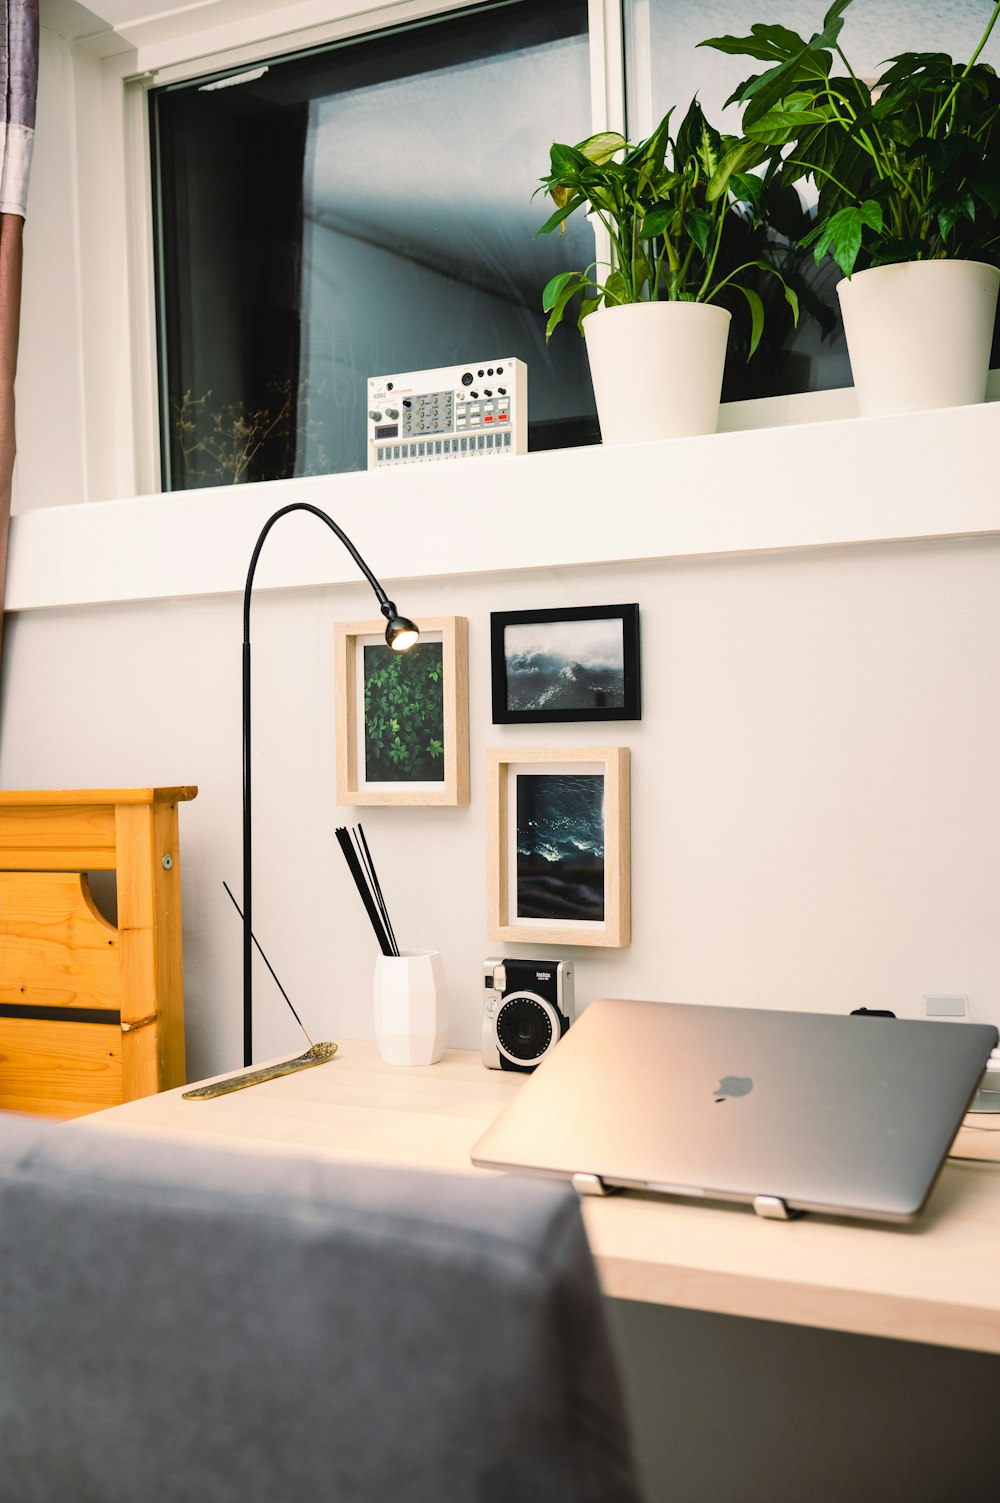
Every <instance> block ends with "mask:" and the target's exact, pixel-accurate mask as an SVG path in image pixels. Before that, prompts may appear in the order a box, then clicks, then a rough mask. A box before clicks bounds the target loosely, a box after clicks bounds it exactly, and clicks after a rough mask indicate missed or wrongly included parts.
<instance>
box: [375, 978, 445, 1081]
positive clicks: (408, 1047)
mask: <svg viewBox="0 0 1000 1503" xmlns="http://www.w3.org/2000/svg"><path fill="white" fill-rule="evenodd" d="M374 1001H375V1039H376V1042H377V1043H378V1047H379V1053H380V1054H381V1056H382V1058H383V1060H384V1061H385V1063H386V1064H387V1065H434V1064H436V1063H437V1061H438V1060H439V1059H440V1058H441V1056H442V1054H443V1053H444V1043H445V1036H446V1034H447V1032H448V983H447V982H446V980H445V974H444V966H443V965H442V963H441V954H440V951H438V950H404V952H403V953H402V955H380V956H379V958H378V960H377V961H376V962H375V986H374Z"/></svg>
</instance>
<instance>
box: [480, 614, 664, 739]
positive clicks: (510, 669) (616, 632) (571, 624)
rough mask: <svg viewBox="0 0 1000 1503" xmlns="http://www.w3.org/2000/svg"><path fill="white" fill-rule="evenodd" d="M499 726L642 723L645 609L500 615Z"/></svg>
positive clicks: (494, 660) (493, 658) (496, 660)
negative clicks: (641, 644) (641, 629)
mask: <svg viewBox="0 0 1000 1503" xmlns="http://www.w3.org/2000/svg"><path fill="white" fill-rule="evenodd" d="M490 666H491V674H492V684H493V724H494V725H539V724H566V723H567V722H570V721H580V720H588V721H589V720H602V721H603V720H639V719H641V716H642V710H641V704H640V692H639V607H638V605H636V604H631V605H593V606H568V607H560V608H558V609H553V610H532V611H492V612H491V613H490Z"/></svg>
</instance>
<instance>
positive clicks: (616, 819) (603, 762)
mask: <svg viewBox="0 0 1000 1503" xmlns="http://www.w3.org/2000/svg"><path fill="white" fill-rule="evenodd" d="M488 759H489V776H488V790H489V798H490V804H489V811H488V815H489V829H488V843H489V874H488V895H489V937H490V939H505V940H522V941H525V942H528V943H530V942H539V943H543V944H579V945H605V946H609V947H618V946H625V945H627V944H629V942H630V939H631V924H630V912H629V910H630V880H629V854H630V853H629V754H628V749H627V748H626V747H620V746H619V747H597V748H593V747H589V748H588V747H584V748H569V747H567V748H561V749H559V750H551V749H549V750H543V749H539V748H537V747H532V748H521V749H519V750H517V751H506V750H505V751H498V750H495V751H491V752H489V753H488Z"/></svg>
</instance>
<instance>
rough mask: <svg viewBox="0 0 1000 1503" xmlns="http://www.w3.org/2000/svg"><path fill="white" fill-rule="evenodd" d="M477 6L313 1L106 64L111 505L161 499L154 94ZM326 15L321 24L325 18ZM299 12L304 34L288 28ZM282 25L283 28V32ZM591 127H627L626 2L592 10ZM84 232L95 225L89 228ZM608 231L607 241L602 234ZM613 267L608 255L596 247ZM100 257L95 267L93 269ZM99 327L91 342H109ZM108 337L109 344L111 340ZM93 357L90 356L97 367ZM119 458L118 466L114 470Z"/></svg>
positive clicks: (102, 458) (104, 481) (105, 491)
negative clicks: (152, 136)
mask: <svg viewBox="0 0 1000 1503" xmlns="http://www.w3.org/2000/svg"><path fill="white" fill-rule="evenodd" d="M469 3H470V0H396V3H391V4H386V3H385V0H325V3H322V0H312V3H307V4H304V5H301V4H297V5H294V6H292V7H289V8H286V9H285V10H281V11H279V10H273V11H270V12H269V13H267V14H265V15H255V16H246V17H244V18H241V20H239V21H238V22H236V23H233V24H230V25H229V26H226V27H223V28H219V29H217V30H213V31H211V32H204V31H202V32H198V33H193V34H192V33H189V34H187V35H185V36H179V37H177V38H175V39H173V40H168V41H159V42H156V43H153V44H150V45H148V46H140V47H139V48H138V49H137V50H136V51H135V52H133V53H132V54H129V55H127V56H122V57H111V58H108V59H106V60H105V61H104V64H103V70H102V71H103V82H102V93H103V100H102V104H103V127H104V130H103V134H104V136H105V140H106V141H107V148H108V150H107V156H106V163H107V173H106V179H105V182H106V191H107V202H106V203H105V206H104V209H105V212H104V214H103V215H102V216H101V221H102V222H101V223H100V228H99V232H100V235H101V242H102V245H103V247H104V249H105V251H107V250H108V249H109V248H113V249H111V253H110V254H108V255H106V259H105V263H104V282H105V295H106V298H107V301H108V311H109V316H108V317H107V319H106V320H104V321H103V322H104V340H103V341H102V342H106V344H107V348H106V349H102V348H96V349H94V348H92V349H91V350H90V351H89V352H88V350H87V348H86V345H87V342H88V337H87V333H86V331H85V335H84V338H85V350H84V360H85V364H86V365H88V366H89V367H90V368H91V370H93V371H94V372H96V373H98V375H99V376H100V375H103V389H104V390H105V391H107V392H109V393H113V394H115V397H114V400H113V401H112V403H111V405H110V408H109V406H108V404H106V403H102V404H100V405H99V407H98V409H97V410H95V411H94V412H93V413H92V414H90V413H89V414H88V423H87V428H86V431H85V434H84V440H85V445H86V452H87V472H88V482H89V483H88V487H87V489H88V492H89V494H90V495H91V496H95V497H102V498H105V497H106V498H125V497H135V496H144V495H149V494H152V493H158V492H160V491H161V489H162V477H161V472H160V410H159V396H158V382H159V376H158V371H157V338H156V302H157V298H156V285H155V270H154V246H153V209H152V196H153V184H152V171H151V152H150V130H149V99H148V96H149V91H150V90H151V89H153V88H162V87H163V86H164V85H165V84H170V83H178V82H182V81H184V80H187V79H191V78H198V77H202V76H204V75H205V74H208V73H213V72H216V71H225V70H227V69H232V68H239V67H242V66H247V67H249V66H251V65H253V64H254V63H258V62H261V61H262V60H265V59H267V58H270V57H275V56H279V55H281V54H283V53H287V52H292V51H296V50H299V49H303V48H306V47H312V46H320V45H323V44H325V43H329V42H334V41H341V40H344V39H346V38H350V37H353V36H362V35H365V34H368V33H371V32H372V31H375V30H382V29H385V28H388V27H391V26H394V25H398V24H401V23H404V22H412V21H415V20H420V19H422V18H424V17H429V16H436V15H443V14H445V13H447V12H448V11H452V10H455V11H457V10H462V9H466V8H468V5H469ZM320 13H322V16H323V19H321V20H320V19H317V16H318V14H320ZM292 14H294V17H295V19H296V22H297V23H298V24H296V25H295V27H294V29H288V27H287V22H288V19H289V17H290V15H292ZM282 22H284V23H285V25H284V27H282V26H281V24H280V23H282ZM588 22H589V30H590V86H591V107H592V129H593V130H594V131H599V130H610V129H616V130H620V129H622V128H623V122H624V56H623V51H622V46H623V38H622V18H621V4H620V0H588ZM83 231H84V234H86V232H87V227H86V225H84V227H83ZM602 233H603V232H602ZM597 254H598V256H599V257H601V258H606V257H607V254H608V247H607V246H604V245H601V244H600V242H599V243H598V248H597ZM97 259H98V258H96V257H94V258H92V264H93V263H94V262H96V260H97ZM97 322H98V321H95V323H92V325H91V330H92V332H91V334H90V342H91V343H92V344H93V342H94V341H96V340H98V339H100V338H101V335H100V333H99V331H98V329H97V328H96V327H95V324H96V323H97ZM109 330H110V339H108V337H107V336H108V331H109ZM88 357H89V358H88ZM109 460H110V463H109Z"/></svg>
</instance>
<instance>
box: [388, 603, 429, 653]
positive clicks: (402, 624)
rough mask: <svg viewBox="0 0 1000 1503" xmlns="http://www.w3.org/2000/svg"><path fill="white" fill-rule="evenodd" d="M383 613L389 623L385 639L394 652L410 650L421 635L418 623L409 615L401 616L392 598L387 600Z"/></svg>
mask: <svg viewBox="0 0 1000 1503" xmlns="http://www.w3.org/2000/svg"><path fill="white" fill-rule="evenodd" d="M382 614H383V616H384V617H385V619H386V623H387V624H386V628H385V640H386V641H387V642H388V644H389V646H390V647H391V648H392V650H393V652H409V650H410V648H411V647H413V646H415V644H416V642H417V641H418V639H419V637H420V630H419V628H418V627H417V625H416V623H415V622H413V621H411V620H410V619H409V617H407V616H401V615H400V614H399V613H398V611H397V610H396V607H395V605H394V603H393V602H392V601H391V600H387V601H386V603H385V605H384V606H383V607H382Z"/></svg>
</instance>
